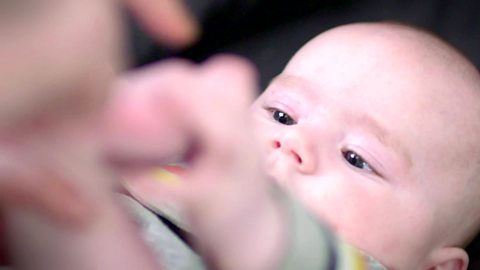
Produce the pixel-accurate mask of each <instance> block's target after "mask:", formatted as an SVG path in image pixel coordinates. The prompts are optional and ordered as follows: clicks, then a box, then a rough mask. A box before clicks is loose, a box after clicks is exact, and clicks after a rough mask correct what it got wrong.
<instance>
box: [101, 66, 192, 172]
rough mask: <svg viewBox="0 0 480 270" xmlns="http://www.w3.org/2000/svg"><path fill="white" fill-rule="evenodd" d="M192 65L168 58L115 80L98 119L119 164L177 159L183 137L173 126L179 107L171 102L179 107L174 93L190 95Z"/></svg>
mask: <svg viewBox="0 0 480 270" xmlns="http://www.w3.org/2000/svg"><path fill="white" fill-rule="evenodd" d="M195 69H197V68H196V67H195V66H193V64H191V63H188V62H185V61H179V60H172V61H168V62H165V63H161V64H156V65H153V66H150V67H147V68H144V69H141V70H139V71H137V72H134V73H130V74H127V75H125V76H124V77H123V79H122V80H121V81H119V83H118V84H117V86H116V88H115V89H114V91H113V92H112V93H113V96H112V97H111V99H110V101H109V103H108V104H107V106H106V109H105V112H104V117H103V119H102V121H101V123H100V124H99V126H100V134H101V138H102V139H101V144H102V145H103V147H104V152H105V153H106V154H107V158H108V159H110V160H113V161H115V163H118V164H119V165H122V164H123V165H134V164H128V163H129V162H133V163H134V162H140V163H152V164H155V163H156V165H158V164H161V163H165V162H171V161H172V159H176V158H177V157H178V158H180V157H179V156H181V155H182V153H184V152H185V151H186V150H185V148H186V139H185V136H184V134H183V133H181V132H180V130H179V129H178V128H177V123H178V119H177V118H178V116H177V115H178V114H179V113H183V112H179V113H176V112H175V110H172V107H177V106H179V105H178V104H177V101H176V100H177V99H178V98H174V96H176V95H181V96H182V97H183V98H185V97H186V95H188V92H187V91H188V90H189V89H190V88H191V85H190V81H191V80H194V74H195ZM144 165H147V164H144Z"/></svg>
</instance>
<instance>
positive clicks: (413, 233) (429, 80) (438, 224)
mask: <svg viewBox="0 0 480 270" xmlns="http://www.w3.org/2000/svg"><path fill="white" fill-rule="evenodd" d="M192 92H195V91H194V90H192ZM191 95H192V96H191V97H192V99H193V100H197V102H198V103H202V102H205V103H207V104H209V105H205V106H203V107H202V106H201V105H192V106H199V107H201V108H203V109H199V110H198V111H194V110H190V109H187V110H186V111H187V112H185V113H186V114H188V112H190V113H192V114H200V115H201V117H196V118H195V117H194V118H193V119H195V120H193V121H192V122H191V124H192V123H194V124H193V125H196V124H195V122H202V121H204V122H215V121H216V120H218V119H220V120H222V118H223V117H224V116H219V115H224V114H228V113H219V111H220V110H221V109H222V108H221V106H219V105H218V101H214V102H209V101H208V100H207V99H205V98H204V99H203V100H202V99H201V97H199V96H198V95H197V94H195V93H192V94H191ZM224 95H225V94H224ZM207 96H208V94H207ZM196 97H198V98H199V99H195V98H196ZM209 98H211V96H210V97H209ZM219 99H220V100H221V98H219ZM224 102H225V103H227V104H230V103H228V102H229V101H228V99H227V98H225V99H224ZM185 104H187V103H185ZM185 104H183V105H185ZM177 105H182V104H181V102H180V103H178V104H177ZM215 105H216V106H217V107H218V108H219V109H218V110H215V109H212V106H215ZM172 107H174V106H172V105H170V106H169V108H170V109H172ZM180 107H182V109H183V108H186V106H180ZM173 110H174V109H173ZM251 112H252V114H253V130H254V132H255V134H256V135H257V137H258V140H259V142H260V149H262V150H261V155H262V156H263V157H264V159H265V161H266V162H265V170H266V172H267V174H268V175H269V176H270V177H271V178H272V179H275V180H276V181H277V182H278V183H279V184H280V185H281V186H282V187H284V189H285V190H287V191H290V192H291V193H292V195H293V197H295V198H298V199H299V200H300V201H301V202H302V203H303V205H305V206H306V207H307V208H308V209H309V210H310V211H311V212H312V213H313V214H314V215H315V216H317V217H318V218H319V219H320V220H323V221H325V222H326V223H327V224H328V225H329V226H330V227H331V228H332V229H333V230H334V231H335V232H336V233H337V234H338V235H339V236H341V237H342V238H343V239H345V240H346V241H347V242H348V243H351V244H352V245H354V246H355V247H357V248H358V249H359V250H361V251H363V252H365V253H366V254H369V255H371V256H373V257H374V258H376V259H377V260H379V261H380V262H381V263H382V264H384V265H385V266H386V268H388V269H404V270H408V269H422V270H426V269H466V268H467V265H468V256H467V254H466V252H465V251H464V250H463V249H462V247H464V246H465V245H466V244H467V243H468V242H469V241H470V240H471V239H472V238H473V237H474V235H475V234H476V233H477V230H478V228H479V225H480V224H479V223H480V209H479V208H480V196H479V192H480V179H478V178H479V177H480V176H479V175H480V145H479V144H478V140H479V139H480V138H479V136H480V135H479V134H480V77H479V74H478V71H477V70H476V69H475V67H473V66H472V64H470V62H469V61H468V60H466V59H465V58H464V57H463V56H462V55H461V54H460V53H459V52H457V51H456V50H455V49H454V48H452V47H450V46H449V45H447V44H446V43H445V42H443V41H441V40H440V39H438V38H436V37H434V36H432V35H431V34H429V33H426V32H424V31H421V30H418V29H414V28H412V27H408V26H403V25H397V24H391V23H370V24H368V23H364V24H352V25H347V26H342V27H338V28H335V29H333V30H330V31H327V32H325V33H323V34H321V35H319V36H318V37H316V38H314V39H313V40H312V41H310V42H308V43H307V44H306V45H305V46H304V47H303V48H301V49H300V51H298V52H297V53H296V54H295V56H294V57H293V58H292V59H291V61H290V62H289V63H288V65H287V66H286V68H285V69H284V71H283V72H282V73H281V74H280V75H279V76H277V77H276V78H275V79H274V80H273V81H272V83H271V84H270V86H269V87H268V88H267V89H266V90H265V92H264V93H263V94H262V95H261V96H260V97H259V98H258V99H257V100H256V102H255V103H254V104H253V106H252V108H251ZM183 118H185V117H183ZM123 119H125V118H123ZM177 119H180V120H181V119H182V117H179V118H177ZM202 119H208V120H202ZM234 119H236V120H237V121H238V122H235V120H234ZM234 119H232V120H231V122H234V123H240V122H241V121H239V119H240V118H234ZM202 125H203V127H204V128H205V127H210V128H212V126H211V125H212V124H211V125H210V126H209V125H208V124H205V123H204V124H202ZM216 125H217V126H221V127H223V130H222V128H220V129H218V128H217V131H218V133H222V132H223V135H224V137H225V136H226V134H230V136H231V138H230V140H231V141H230V142H232V141H233V142H234V143H235V144H239V145H240V146H239V147H237V148H236V149H233V151H238V152H241V154H240V155H238V156H239V157H243V159H241V160H240V161H238V160H237V163H240V162H244V163H251V162H250V160H251V159H252V158H253V157H252V154H251V153H250V152H254V150H255V149H254V148H255V146H254V145H253V144H252V143H251V142H250V143H245V141H244V140H243V139H241V138H240V139H239V136H238V134H236V133H225V132H224V130H227V129H229V128H232V129H235V124H231V123H228V121H218V122H216ZM192 129H195V128H192ZM212 129H214V128H212ZM235 130H237V131H238V130H240V133H248V131H247V130H246V129H245V128H242V125H240V124H239V125H238V127H237V128H236V129H235ZM208 134H210V135H211V134H212V133H208ZM227 137H228V136H227ZM210 143H211V145H210V146H212V145H214V144H215V143H217V144H220V145H221V144H222V138H221V137H217V138H216V140H213V141H211V142H210ZM204 144H206V145H208V142H207V143H204ZM212 147H213V146H212ZM238 148H242V149H241V150H239V149H238ZM245 149H248V150H245ZM230 150H232V149H230ZM222 154H224V152H220V155H221V156H222V158H225V156H223V155H222ZM242 154H243V156H242ZM253 159H254V158H253ZM216 161H217V162H219V163H222V160H221V158H217V159H216ZM222 164H223V163H222ZM194 167H195V166H194ZM215 168H216V169H219V170H221V169H220V168H219V166H217V167H215ZM241 168H243V170H244V171H243V172H242V173H244V174H245V171H247V170H255V169H251V168H255V166H251V167H248V166H243V167H241ZM236 169H237V170H239V171H240V168H236ZM217 177H218V175H217ZM211 178H214V177H211ZM245 178H247V177H245ZM144 180H145V181H144V182H142V181H138V179H136V181H137V182H133V183H131V184H130V185H129V187H130V190H131V191H133V193H134V194H135V195H136V196H137V197H139V198H140V199H143V201H144V202H146V203H147V204H150V205H152V204H153V205H155V203H156V202H155V201H154V200H156V199H155V195H158V194H156V192H158V193H159V194H160V193H161V194H164V193H162V192H161V191H158V190H157V191H156V190H155V185H154V184H153V183H152V182H151V179H148V177H147V178H145V177H144ZM190 180H192V179H190ZM201 183H203V184H208V182H205V181H204V182H201ZM216 183H217V184H218V181H217V182H216ZM258 183H261V181H257V184H258ZM253 185H255V184H253ZM164 188H165V187H164V186H162V187H161V188H160V189H159V190H162V189H164ZM202 188H204V187H201V186H199V185H195V188H194V189H192V191H194V192H198V193H200V191H199V190H201V189H202ZM217 192H218V193H226V194H233V193H232V192H230V193H229V191H228V187H227V188H225V187H223V189H220V188H218V189H217ZM238 192H239V193H241V192H242V191H238ZM245 194H246V193H245ZM215 196H216V195H212V193H210V197H208V196H205V197H203V200H214V199H212V197H215ZM160 197H161V196H160ZM245 197H247V198H249V199H245V203H246V204H247V202H248V200H253V199H252V196H247V195H245ZM157 198H158V196H157ZM224 201H225V202H224V204H225V205H229V206H231V207H229V209H235V207H236V205H239V204H241V203H238V202H237V203H236V204H233V203H230V204H229V202H228V200H227V199H225V200H224ZM196 202H197V204H200V205H201V204H202V203H203V202H201V200H200V202H199V200H197V201H196ZM154 208H155V206H154ZM199 208H200V207H199V206H198V205H197V206H196V208H195V209H197V210H198V209H199ZM258 208H261V207H258ZM212 209H216V208H215V207H212V206H210V207H209V210H210V212H211V211H212ZM217 209H218V207H217ZM232 211H234V210H232ZM249 211H251V212H250V215H251V217H250V218H249V219H250V220H251V219H255V217H256V216H257V215H256V214H255V213H254V212H256V211H260V210H258V209H255V208H250V210H249ZM205 213H206V212H205ZM245 216H246V215H245ZM205 219H206V218H205ZM273 220H275V219H273ZM197 222H198V220H197ZM277 222H278V221H277ZM200 223H201V222H200ZM272 224H275V222H273V223H272ZM210 225H212V224H210ZM230 225H231V224H230ZM250 225H251V224H250ZM257 225H258V224H257ZM212 226H213V225H212ZM239 226H240V225H238V226H232V227H230V229H231V230H230V232H231V231H234V232H237V231H239V230H238V229H236V228H237V227H239ZM204 227H208V226H204ZM220 228H221V226H218V227H215V229H211V230H214V231H216V232H218V234H219V235H221V233H220V232H219V231H221V229H220ZM271 228H272V231H275V230H276V227H275V226H271ZM203 232H205V231H203ZM262 232H264V231H262V230H261V227H260V226H259V227H258V232H257V236H260V237H261V239H263V240H265V239H269V238H272V236H270V235H269V233H262ZM266 232H268V231H266ZM232 234H235V233H232ZM271 234H274V233H271ZM279 234H283V235H285V234H288V233H285V230H284V231H283V233H282V230H280V233H279ZM212 235H215V234H211V236H212ZM215 237H220V236H218V235H217V236H215ZM219 239H222V238H221V237H220V238H219ZM239 241H241V240H239ZM266 241H267V242H268V240H266ZM276 243H277V244H279V243H280V245H282V244H281V241H280V242H276ZM256 245H257V242H255V244H252V245H251V247H250V248H251V249H255V246H256ZM283 245H285V242H283ZM272 246H273V245H272ZM279 252H280V253H281V250H278V249H277V250H276V251H275V252H272V253H271V254H276V255H271V256H272V258H277V259H278V256H279V255H278V253H279ZM311 252H313V253H318V252H320V251H318V250H315V251H311ZM246 253H248V252H246ZM318 254H319V253H318ZM238 256H240V255H238ZM275 256H277V257H275ZM260 269H261V268H260Z"/></svg>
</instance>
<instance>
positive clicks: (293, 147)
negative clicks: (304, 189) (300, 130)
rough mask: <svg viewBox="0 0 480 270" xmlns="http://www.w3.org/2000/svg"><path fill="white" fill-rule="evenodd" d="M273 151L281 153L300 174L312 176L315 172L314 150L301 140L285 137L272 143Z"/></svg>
mask: <svg viewBox="0 0 480 270" xmlns="http://www.w3.org/2000/svg"><path fill="white" fill-rule="evenodd" d="M272 147H273V149H274V150H279V151H282V153H283V154H284V155H287V160H288V161H289V162H291V164H292V165H293V167H294V168H295V169H296V170H297V171H298V172H300V173H302V174H312V173H314V172H315V170H316V163H317V160H316V155H315V152H314V149H313V148H312V147H311V146H309V145H308V144H307V143H306V142H305V141H302V140H301V138H295V137H292V136H285V137H283V138H281V139H275V140H273V142H272Z"/></svg>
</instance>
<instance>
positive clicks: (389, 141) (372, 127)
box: [345, 111, 412, 167]
mask: <svg viewBox="0 0 480 270" xmlns="http://www.w3.org/2000/svg"><path fill="white" fill-rule="evenodd" d="M345 119H346V121H347V123H348V122H351V123H352V122H354V123H355V124H356V125H361V126H362V127H364V128H366V129H368V130H369V131H371V132H372V133H373V134H374V136H375V137H376V138H377V139H378V140H379V141H380V143H382V144H383V145H386V146H389V147H391V148H392V149H393V150H394V151H395V152H397V153H398V154H399V155H400V157H401V158H402V159H403V160H404V161H405V164H406V165H407V166H408V167H411V165H412V159H411V157H410V154H409V152H408V151H407V148H406V147H405V146H404V145H403V144H402V142H401V141H400V140H399V139H398V138H396V137H394V136H392V133H389V132H388V131H387V129H386V128H385V127H384V126H383V125H382V124H380V122H379V121H377V120H376V119H375V118H374V117H372V116H371V115H369V114H366V113H363V112H352V111H347V112H346V113H345Z"/></svg>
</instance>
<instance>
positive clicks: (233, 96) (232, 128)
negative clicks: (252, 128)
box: [188, 56, 257, 168]
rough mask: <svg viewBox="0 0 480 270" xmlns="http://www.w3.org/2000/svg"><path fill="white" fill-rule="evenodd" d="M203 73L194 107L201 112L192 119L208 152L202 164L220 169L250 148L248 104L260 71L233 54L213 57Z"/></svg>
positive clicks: (204, 154)
mask: <svg viewBox="0 0 480 270" xmlns="http://www.w3.org/2000/svg"><path fill="white" fill-rule="evenodd" d="M203 72H204V76H203V77H202V88H201V89H200V88H199V89H197V91H195V93H194V94H196V95H198V96H197V100H199V101H197V102H196V106H192V107H191V108H192V110H197V111H194V112H192V113H189V114H188V117H190V119H189V120H188V121H189V122H190V125H189V126H190V129H192V133H194V134H196V137H197V140H198V142H197V144H200V146H201V150H202V151H205V153H200V154H201V155H203V156H202V160H203V161H202V164H203V163H204V162H205V163H211V164H212V165H214V164H216V165H217V167H219V168H220V167H223V166H225V165H227V164H228V163H230V162H232V158H233V157H235V156H238V154H239V153H238V152H239V151H243V150H242V149H250V147H249V145H250V144H251V142H252V140H251V138H250V136H249V134H250V133H249V132H248V130H249V125H248V106H249V104H250V103H251V102H252V100H253V96H254V93H255V92H256V90H257V81H256V73H255V70H254V68H253V67H252V65H251V64H249V63H248V62H246V61H245V60H243V59H241V58H237V57H230V56H222V57H217V58H214V59H211V60H209V61H208V62H207V63H206V64H205V67H204V71H203ZM250 155H251V154H249V156H250Z"/></svg>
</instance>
